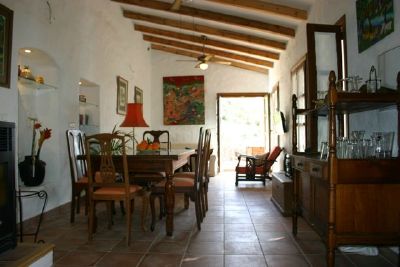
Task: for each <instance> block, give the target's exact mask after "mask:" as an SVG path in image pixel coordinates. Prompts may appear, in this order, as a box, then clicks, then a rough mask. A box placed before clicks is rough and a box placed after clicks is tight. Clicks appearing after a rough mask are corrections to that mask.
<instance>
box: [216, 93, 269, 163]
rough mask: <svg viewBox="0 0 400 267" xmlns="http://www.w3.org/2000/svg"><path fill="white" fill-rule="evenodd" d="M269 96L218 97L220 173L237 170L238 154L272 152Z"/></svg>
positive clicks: (230, 95)
mask: <svg viewBox="0 0 400 267" xmlns="http://www.w3.org/2000/svg"><path fill="white" fill-rule="evenodd" d="M268 103H269V101H268V94H267V93H226V94H224V93H221V94H218V95H217V105H218V107H217V111H218V113H217V122H218V169H219V171H229V170H234V169H235V167H236V164H237V157H238V155H239V154H254V153H257V154H258V153H259V152H261V153H263V152H264V151H269V144H270V142H269V128H270V127H269V120H268V110H269V105H268Z"/></svg>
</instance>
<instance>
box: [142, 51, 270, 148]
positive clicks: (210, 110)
mask: <svg viewBox="0 0 400 267" xmlns="http://www.w3.org/2000/svg"><path fill="white" fill-rule="evenodd" d="M182 59H185V60H190V59H191V58H187V57H182V56H175V55H171V54H166V53H163V52H159V51H156V50H153V51H152V65H153V70H152V100H151V120H149V119H148V118H146V120H147V122H148V123H149V126H150V127H151V128H159V129H166V130H168V131H169V132H170V139H171V143H172V144H179V143H185V144H186V143H197V138H198V131H199V127H200V126H201V125H174V126H166V125H163V87H162V79H163V77H168V76H189V75H204V88H205V125H204V126H205V127H206V128H211V131H212V137H211V138H212V139H211V141H212V146H213V147H214V148H216V147H217V136H216V133H217V93H229V92H267V89H268V75H265V74H261V73H256V72H252V71H247V70H242V69H238V68H234V67H230V66H223V65H219V64H213V63H210V64H209V68H208V69H207V70H205V71H202V70H200V69H197V68H194V66H195V65H196V62H185V61H177V60H182ZM144 98H145V99H147V98H148V96H146V94H145V95H144ZM238 142H240V140H238Z"/></svg>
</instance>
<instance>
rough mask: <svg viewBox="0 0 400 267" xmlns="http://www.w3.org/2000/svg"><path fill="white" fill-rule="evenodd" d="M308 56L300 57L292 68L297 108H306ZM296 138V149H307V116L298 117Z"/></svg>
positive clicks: (293, 91)
mask: <svg viewBox="0 0 400 267" xmlns="http://www.w3.org/2000/svg"><path fill="white" fill-rule="evenodd" d="M305 67H306V57H305V56H304V57H303V58H301V59H300V61H299V62H298V63H296V64H295V65H294V67H293V68H292V70H291V81H292V93H293V94H295V95H296V96H297V108H298V109H305V108H306V90H305V88H306V84H305V80H306V79H305ZM296 120H297V122H296V125H297V126H296V139H297V142H296V144H297V148H293V150H294V151H297V152H304V151H305V149H306V116H304V115H299V116H297V117H296Z"/></svg>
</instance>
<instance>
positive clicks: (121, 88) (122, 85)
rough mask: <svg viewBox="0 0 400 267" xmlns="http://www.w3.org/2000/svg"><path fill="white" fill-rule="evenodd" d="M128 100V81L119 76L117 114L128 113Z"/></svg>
mask: <svg viewBox="0 0 400 267" xmlns="http://www.w3.org/2000/svg"><path fill="white" fill-rule="evenodd" d="M127 102H128V81H127V80H125V79H124V78H122V77H121V76H117V114H121V115H125V114H126V105H127Z"/></svg>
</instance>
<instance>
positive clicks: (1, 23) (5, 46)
mask: <svg viewBox="0 0 400 267" xmlns="http://www.w3.org/2000/svg"><path fill="white" fill-rule="evenodd" d="M13 14H14V12H13V11H12V10H11V9H9V8H7V7H5V6H3V5H2V4H0V86H2V87H6V88H10V66H11V47H12V43H11V41H12V26H13V25H12V24H13Z"/></svg>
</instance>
